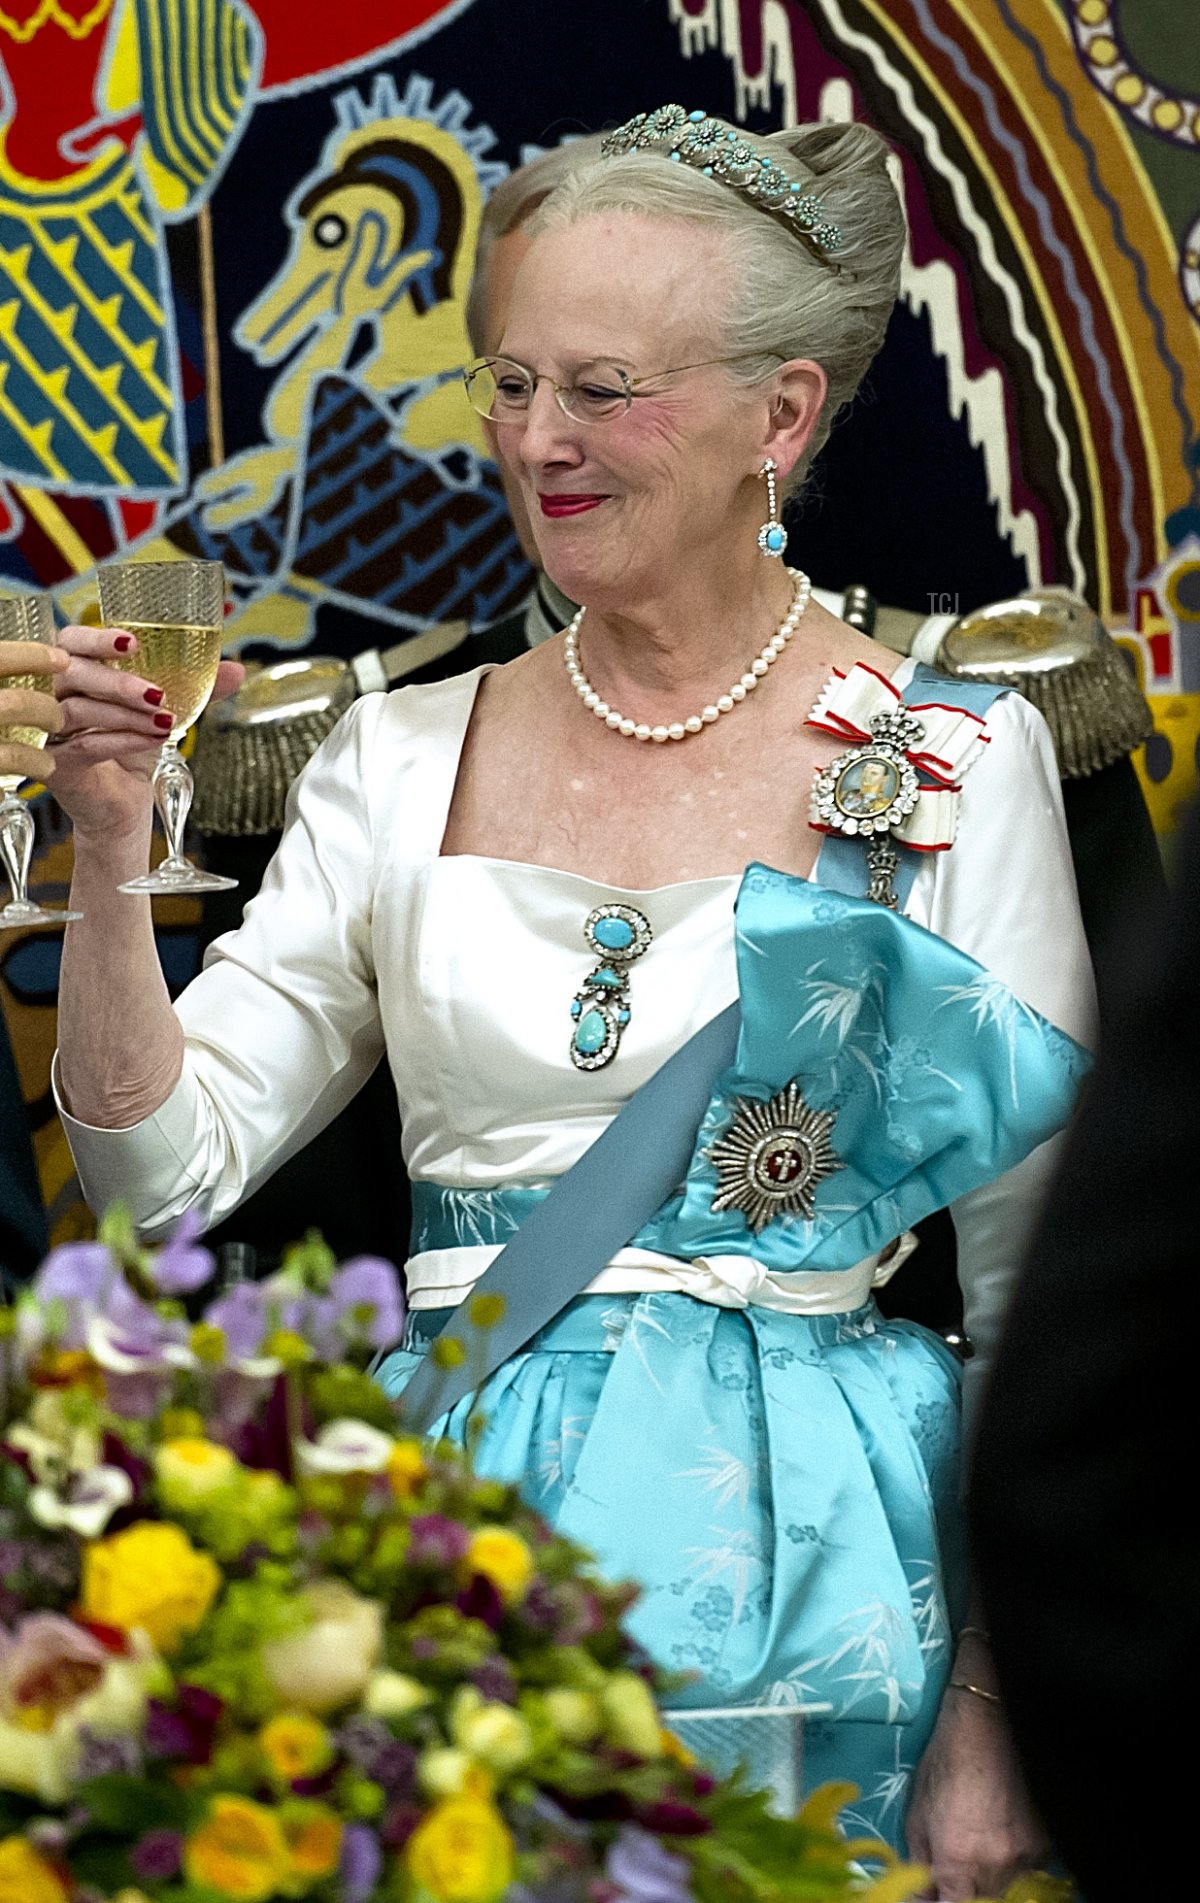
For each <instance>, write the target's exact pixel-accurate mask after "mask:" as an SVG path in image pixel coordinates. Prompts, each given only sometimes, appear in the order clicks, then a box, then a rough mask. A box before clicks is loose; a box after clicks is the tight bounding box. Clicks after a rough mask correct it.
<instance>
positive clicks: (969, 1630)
mask: <svg viewBox="0 0 1200 1903" xmlns="http://www.w3.org/2000/svg"><path fill="white" fill-rule="evenodd" d="M958 1636H959V1638H960V1639H979V1640H981V1641H982V1643H983V1644H984V1645H989V1646H990V1645H991V1643H992V1635H991V1633H990V1632H985V1630H984V1628H983V1627H982V1626H981V1625H961V1626H959V1628H958Z"/></svg>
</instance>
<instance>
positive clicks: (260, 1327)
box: [204, 1282, 267, 1361]
mask: <svg viewBox="0 0 1200 1903" xmlns="http://www.w3.org/2000/svg"><path fill="white" fill-rule="evenodd" d="M204 1319H205V1321H206V1322H207V1323H208V1324H209V1326H210V1327H212V1328H219V1329H220V1330H221V1333H222V1334H223V1335H224V1337H225V1346H226V1348H227V1350H228V1352H229V1358H230V1360H231V1361H250V1360H252V1359H253V1357H254V1356H255V1355H257V1354H258V1352H259V1350H260V1349H261V1347H262V1344H263V1337H264V1335H265V1334H266V1332H267V1302H266V1297H265V1295H264V1294H263V1290H262V1285H261V1283H259V1282H235V1283H234V1285H233V1287H232V1288H231V1289H227V1290H226V1292H225V1294H224V1295H222V1296H220V1297H219V1298H218V1300H217V1301H215V1302H210V1303H209V1305H208V1307H207V1308H206V1309H205V1311H204Z"/></svg>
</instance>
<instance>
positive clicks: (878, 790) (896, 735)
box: [813, 707, 925, 910]
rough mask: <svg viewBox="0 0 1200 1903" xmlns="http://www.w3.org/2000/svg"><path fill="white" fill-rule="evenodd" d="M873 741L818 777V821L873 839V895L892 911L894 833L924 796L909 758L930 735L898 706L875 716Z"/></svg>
mask: <svg viewBox="0 0 1200 1903" xmlns="http://www.w3.org/2000/svg"><path fill="white" fill-rule="evenodd" d="M870 734H871V737H870V739H869V740H866V741H864V742H863V743H862V745H860V746H856V747H851V748H849V749H848V751H847V752H845V753H842V754H839V755H838V757H837V759H836V760H834V761H832V762H831V763H830V765H829V766H827V767H826V768H825V769H824V770H823V772H821V773H819V774H818V775H817V780H816V785H815V787H814V789H813V807H814V811H815V816H816V823H817V824H818V825H819V826H822V827H824V828H825V829H827V830H828V831H830V832H839V833H845V834H847V836H849V837H854V836H855V835H859V834H861V835H863V836H864V837H866V838H867V839H868V841H869V842H870V843H869V847H868V852H867V867H868V870H869V873H870V885H869V887H868V891H867V897H868V898H870V899H874V900H875V901H876V902H877V903H878V904H880V905H886V906H888V907H890V908H891V909H892V910H894V909H895V906H896V892H895V888H894V886H893V884H892V880H893V878H894V876H895V873H896V869H897V867H898V866H899V863H900V859H899V855H898V853H897V852H896V849H895V847H894V845H893V844H892V841H891V837H890V835H891V833H892V831H893V829H894V828H895V827H897V826H900V825H902V824H903V822H904V821H905V820H906V819H907V818H908V816H909V814H910V813H911V812H912V811H913V809H914V808H915V806H916V804H917V801H918V800H919V799H920V797H921V783H920V780H919V779H918V777H917V771H916V768H915V767H914V766H913V764H912V762H911V760H909V759H908V757H907V756H908V754H909V752H910V751H911V749H912V748H913V747H916V746H918V745H919V744H920V742H921V741H922V740H923V739H924V737H925V729H924V727H923V726H922V724H921V722H920V721H919V720H916V719H914V717H913V716H912V714H910V713H907V712H905V710H904V709H903V707H897V708H896V710H895V711H894V712H886V713H879V714H875V715H874V716H873V718H872V720H871V723H870Z"/></svg>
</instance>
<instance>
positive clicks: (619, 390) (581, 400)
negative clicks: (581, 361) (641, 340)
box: [463, 351, 784, 423]
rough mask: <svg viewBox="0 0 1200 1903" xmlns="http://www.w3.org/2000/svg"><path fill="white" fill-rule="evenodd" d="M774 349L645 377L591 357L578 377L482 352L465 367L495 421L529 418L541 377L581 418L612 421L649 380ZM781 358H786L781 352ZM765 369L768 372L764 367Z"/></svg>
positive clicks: (471, 397)
mask: <svg viewBox="0 0 1200 1903" xmlns="http://www.w3.org/2000/svg"><path fill="white" fill-rule="evenodd" d="M769 354H770V353H769V352H763V351H755V352H754V353H752V355H751V354H748V353H746V352H743V354H742V355H741V356H740V357H708V358H706V359H705V360H704V362H703V363H683V364H677V365H676V366H675V368H674V369H672V370H655V371H652V372H650V373H649V374H648V375H647V376H644V377H629V376H626V374H625V372H624V371H623V370H621V369H618V367H617V365H616V364H615V363H591V364H588V365H587V366H586V368H585V372H584V373H583V374H581V376H580V378H579V380H578V382H576V383H558V382H556V381H555V379H554V378H553V377H550V376H547V375H546V374H545V372H544V371H534V370H527V369H526V368H525V365H524V364H523V363H514V362H513V360H512V358H511V357H480V358H478V359H477V361H476V362H475V363H473V364H470V365H468V367H467V369H465V370H464V371H463V383H464V385H465V386H466V392H467V400H468V402H469V403H470V405H471V408H472V409H473V410H477V411H478V413H479V415H480V416H486V417H487V418H488V419H489V421H490V422H493V423H523V422H524V421H525V419H526V418H527V416H528V415H529V410H530V406H531V405H532V403H533V393H534V391H535V390H536V389H537V386H538V384H539V383H548V384H549V385H550V387H551V389H552V390H553V391H554V394H555V397H556V398H557V400H558V407H559V409H560V410H561V411H562V412H563V415H564V416H569V417H570V418H571V419H572V421H573V422H576V423H609V422H611V421H612V420H613V418H614V417H617V416H625V415H627V414H628V412H629V410H630V409H632V407H633V400H634V398H635V397H646V396H652V395H653V394H654V392H653V391H651V390H643V389H641V388H640V385H642V384H643V383H659V382H661V380H662V378H663V377H679V376H682V375H683V373H684V371H685V370H711V369H713V368H714V367H715V366H716V365H717V364H725V363H749V362H751V361H752V360H753V357H761V356H763V355H769ZM775 361H776V362H778V363H782V362H783V361H784V359H783V358H782V357H778V358H776V359H775ZM764 374H765V373H764Z"/></svg>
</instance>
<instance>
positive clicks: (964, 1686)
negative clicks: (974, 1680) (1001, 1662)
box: [949, 1678, 1004, 1705]
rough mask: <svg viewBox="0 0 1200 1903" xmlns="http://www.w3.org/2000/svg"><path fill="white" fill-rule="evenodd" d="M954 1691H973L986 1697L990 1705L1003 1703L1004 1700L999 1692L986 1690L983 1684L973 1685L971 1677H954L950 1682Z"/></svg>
mask: <svg viewBox="0 0 1200 1903" xmlns="http://www.w3.org/2000/svg"><path fill="white" fill-rule="evenodd" d="M949 1689H950V1690H951V1691H952V1692H971V1693H972V1694H973V1696H974V1697H976V1698H983V1699H986V1701H987V1703H988V1704H989V1705H1002V1704H1003V1703H1004V1700H1003V1699H1002V1698H1001V1696H1000V1694H999V1692H989V1691H985V1690H984V1688H983V1686H982V1685H972V1684H971V1682H970V1680H969V1679H965V1678H952V1679H951V1680H950V1683H949Z"/></svg>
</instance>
